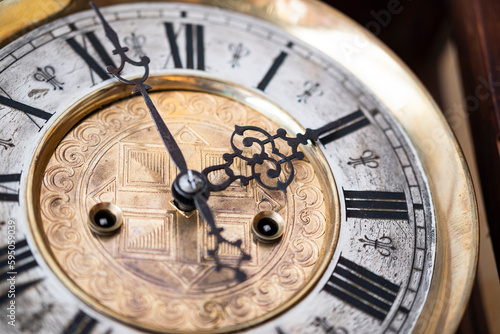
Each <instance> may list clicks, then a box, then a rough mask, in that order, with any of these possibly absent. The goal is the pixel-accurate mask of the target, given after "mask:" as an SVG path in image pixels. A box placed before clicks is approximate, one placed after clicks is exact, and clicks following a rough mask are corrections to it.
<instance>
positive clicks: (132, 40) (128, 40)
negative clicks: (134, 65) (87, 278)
mask: <svg viewBox="0 0 500 334" xmlns="http://www.w3.org/2000/svg"><path fill="white" fill-rule="evenodd" d="M124 41H125V44H127V45H128V46H130V47H131V48H132V50H134V52H135V53H134V57H143V56H145V55H146V54H145V53H144V51H142V47H143V46H144V43H146V37H145V36H144V35H136V34H135V33H132V34H131V36H130V37H125V39H124Z"/></svg>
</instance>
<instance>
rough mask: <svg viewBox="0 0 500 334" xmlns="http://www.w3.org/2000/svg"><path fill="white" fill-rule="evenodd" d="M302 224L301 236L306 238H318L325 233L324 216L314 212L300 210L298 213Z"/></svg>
mask: <svg viewBox="0 0 500 334" xmlns="http://www.w3.org/2000/svg"><path fill="white" fill-rule="evenodd" d="M299 219H300V221H301V222H302V229H301V234H302V236H304V237H306V238H319V237H321V236H323V234H324V233H325V221H326V218H325V216H324V215H323V214H322V213H321V212H318V211H315V210H302V211H301V212H300V213H299Z"/></svg>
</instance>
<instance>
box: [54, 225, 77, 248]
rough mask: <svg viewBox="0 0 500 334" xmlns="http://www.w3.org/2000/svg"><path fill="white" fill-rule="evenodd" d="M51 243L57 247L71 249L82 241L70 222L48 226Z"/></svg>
mask: <svg viewBox="0 0 500 334" xmlns="http://www.w3.org/2000/svg"><path fill="white" fill-rule="evenodd" d="M46 233H47V236H48V237H49V238H50V244H51V246H52V247H55V248H57V249H71V248H74V245H77V244H78V243H79V242H80V235H79V234H78V233H76V232H75V230H74V228H72V226H71V224H70V223H68V222H61V223H54V224H52V225H50V226H49V227H48V228H47V232H46Z"/></svg>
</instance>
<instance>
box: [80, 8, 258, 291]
mask: <svg viewBox="0 0 500 334" xmlns="http://www.w3.org/2000/svg"><path fill="white" fill-rule="evenodd" d="M90 5H91V6H92V8H93V9H94V11H95V12H96V13H97V16H98V17H99V19H100V20H101V22H102V25H103V27H104V31H105V34H106V37H107V38H108V39H109V40H110V41H111V43H112V44H113V46H114V47H115V49H114V50H113V54H117V55H119V56H120V59H121V63H120V66H119V67H118V68H115V67H114V66H108V67H107V71H108V73H110V74H112V75H113V76H114V77H115V78H117V79H118V80H119V81H121V82H123V83H125V84H127V85H134V86H135V87H134V90H133V91H132V94H136V93H141V95H142V97H143V98H144V101H145V102H146V105H147V107H148V109H149V112H150V114H151V117H152V118H153V121H154V123H155V125H156V128H157V129H158V132H159V133H160V136H161V138H162V140H163V143H164V145H165V147H166V148H167V151H168V153H169V154H170V157H171V158H172V160H173V161H174V163H175V165H176V166H177V168H178V169H179V171H180V173H179V175H177V178H176V179H175V181H174V185H173V186H172V193H173V196H174V200H175V202H176V204H177V206H178V208H179V209H181V210H183V211H192V210H194V208H196V209H198V212H199V213H200V216H201V217H202V219H203V220H204V221H205V222H206V223H207V224H208V226H209V229H210V231H209V232H208V234H209V235H213V236H214V237H215V248H214V249H213V250H209V255H211V256H213V257H214V259H215V262H216V270H220V269H221V268H222V267H226V268H230V269H232V270H234V271H235V278H236V279H237V280H238V281H240V282H241V281H244V280H245V279H246V274H245V273H244V272H243V271H242V270H241V269H240V265H241V263H242V262H243V261H246V260H249V259H250V255H248V254H247V253H246V252H245V251H244V250H243V248H242V246H241V245H242V242H241V239H240V240H237V241H234V242H233V241H229V240H227V239H226V238H224V237H223V236H222V235H221V232H222V231H223V229H222V228H217V226H216V224H215V219H214V216H213V213H212V210H211V209H210V207H209V206H208V203H207V200H208V196H209V194H210V192H208V191H206V186H207V185H208V180H206V178H205V180H204V179H203V175H202V174H200V173H198V172H195V171H192V170H188V168H187V164H186V160H185V159H184V156H183V154H182V152H181V150H180V148H179V146H178V145H177V143H176V141H175V139H174V137H173V135H172V133H171V132H170V131H169V129H168V127H167V125H166V124H165V122H164V121H163V119H162V118H161V116H160V114H159V113H158V111H157V110H156V107H155V105H154V104H153V101H151V98H150V96H149V94H148V92H147V91H148V90H149V89H151V88H152V87H151V86H149V85H146V84H144V82H145V81H146V80H147V79H148V76H149V62H150V59H149V57H147V56H143V57H141V60H140V61H134V60H132V59H130V58H129V57H128V56H127V55H126V54H125V52H127V51H128V48H127V47H122V46H121V45H120V41H119V38H118V34H117V33H116V32H115V31H114V30H113V28H111V26H110V25H109V23H108V22H107V21H106V20H105V19H104V16H103V15H102V14H101V12H100V10H99V8H98V7H97V6H96V5H95V4H94V3H93V2H90ZM125 63H129V64H130V65H132V66H142V67H144V75H143V76H142V78H140V79H136V80H127V79H125V78H123V77H122V76H121V75H120V72H121V71H122V70H123V68H124V67H125ZM200 176H201V177H200ZM221 243H227V244H229V245H230V246H234V247H237V248H239V250H240V253H241V256H240V259H239V261H238V265H237V267H236V268H233V267H230V266H226V265H224V264H223V263H222V262H221V261H220V258H219V256H218V250H219V246H220V244H221Z"/></svg>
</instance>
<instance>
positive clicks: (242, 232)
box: [202, 213, 258, 266]
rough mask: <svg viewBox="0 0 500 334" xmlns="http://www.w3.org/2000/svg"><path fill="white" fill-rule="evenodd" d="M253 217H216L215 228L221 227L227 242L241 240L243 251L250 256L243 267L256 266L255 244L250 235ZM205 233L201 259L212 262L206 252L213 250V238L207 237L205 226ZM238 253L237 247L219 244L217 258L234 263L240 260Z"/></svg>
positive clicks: (226, 215) (224, 215)
mask: <svg viewBox="0 0 500 334" xmlns="http://www.w3.org/2000/svg"><path fill="white" fill-rule="evenodd" d="M253 217H254V216H253V215H242V214H239V215H235V214H229V213H223V214H220V215H218V216H217V218H216V219H217V226H218V227H222V228H223V229H224V230H223V231H222V235H223V236H224V237H225V238H227V239H228V240H229V241H236V240H238V239H241V241H242V247H243V250H244V251H245V252H246V253H247V254H250V256H251V257H252V259H251V260H250V261H246V262H245V266H257V265H258V256H257V247H256V245H255V243H253V242H252V233H251V231H250V225H251V221H252V219H253ZM204 229H205V231H206V232H205V233H204V238H203V244H202V254H203V259H204V261H206V262H212V261H213V257H210V256H208V254H207V252H208V250H209V249H214V247H215V238H214V237H213V236H209V235H208V227H207V226H206V224H205V228H204ZM240 255H241V254H240V251H239V249H238V248H237V247H234V246H230V245H228V244H221V245H220V248H219V256H220V258H221V259H222V260H224V261H225V262H228V263H229V262H231V261H234V262H235V263H236V262H237V261H238V260H239V259H240Z"/></svg>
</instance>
